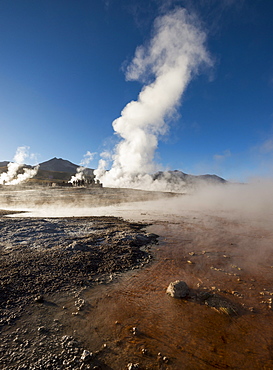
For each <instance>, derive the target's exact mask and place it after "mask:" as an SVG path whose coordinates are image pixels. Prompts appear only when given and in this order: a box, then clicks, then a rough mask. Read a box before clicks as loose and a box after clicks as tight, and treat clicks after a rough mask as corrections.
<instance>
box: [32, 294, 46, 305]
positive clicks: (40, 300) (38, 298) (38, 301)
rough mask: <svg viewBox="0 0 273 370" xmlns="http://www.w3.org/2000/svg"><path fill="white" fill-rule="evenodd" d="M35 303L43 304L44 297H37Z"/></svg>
mask: <svg viewBox="0 0 273 370" xmlns="http://www.w3.org/2000/svg"><path fill="white" fill-rule="evenodd" d="M34 301H35V302H36V303H43V302H44V297H43V296H42V295H38V296H37V297H35V298H34Z"/></svg>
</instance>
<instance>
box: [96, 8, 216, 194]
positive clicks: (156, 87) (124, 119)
mask: <svg viewBox="0 0 273 370" xmlns="http://www.w3.org/2000/svg"><path fill="white" fill-rule="evenodd" d="M205 40H206V35H205V33H204V32H203V31H202V30H201V29H200V28H199V26H198V20H197V19H196V17H195V16H192V15H190V14H189V13H188V12H187V11H186V10H185V9H181V8H178V9H176V10H175V11H172V12H170V13H168V14H166V15H164V16H161V17H159V18H157V19H156V20H155V23H154V31H153V37H152V38H151V40H150V41H149V43H148V44H147V45H145V46H140V47H138V48H137V49H136V52H135V56H134V58H133V61H132V63H131V64H130V65H129V67H128V68H127V72H126V78H127V80H131V81H133V80H139V81H142V82H145V83H146V85H144V87H143V88H142V90H141V92H140V93H139V96H138V100H137V101H131V102H130V103H128V104H127V105H126V106H125V108H124V109H123V110H122V112H121V116H120V117H119V118H117V119H116V120H115V121H114V122H113V128H114V131H115V133H116V134H117V135H119V137H120V138H121V140H120V142H119V143H118V145H117V146H116V147H115V150H114V154H113V155H111V161H112V167H111V169H110V171H106V166H107V165H108V161H107V160H106V159H105V158H102V159H101V160H100V162H99V166H98V169H97V170H96V171H95V172H94V173H95V175H96V177H97V178H98V179H99V180H100V181H102V182H103V183H104V185H106V186H118V187H136V188H150V189H151V188H153V189H154V188H157V189H159V188H160V184H155V183H154V182H153V179H152V177H151V176H150V175H149V173H152V172H154V171H156V170H158V166H157V165H156V164H155V163H154V155H155V151H156V149H157V145H158V140H159V137H160V136H161V135H164V134H166V132H167V130H168V124H167V121H168V120H170V119H171V118H172V117H173V116H174V115H175V113H176V108H177V107H178V105H179V103H180V99H181V96H182V94H183V92H184V90H185V88H186V87H187V85H188V83H189V81H190V80H191V78H192V77H193V75H195V74H196V73H197V72H198V70H199V68H200V66H202V65H206V66H208V65H211V60H210V57H209V55H208V53H207V51H206V49H205V46H204V43H205ZM147 82H148V83H147Z"/></svg>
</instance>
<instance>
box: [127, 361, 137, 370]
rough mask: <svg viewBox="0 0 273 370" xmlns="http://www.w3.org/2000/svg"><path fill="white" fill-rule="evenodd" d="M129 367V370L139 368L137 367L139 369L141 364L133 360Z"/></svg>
mask: <svg viewBox="0 0 273 370" xmlns="http://www.w3.org/2000/svg"><path fill="white" fill-rule="evenodd" d="M127 368H128V370H137V369H139V364H133V363H132V362H130V363H129V364H128V365H127Z"/></svg>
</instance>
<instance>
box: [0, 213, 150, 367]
mask: <svg viewBox="0 0 273 370" xmlns="http://www.w3.org/2000/svg"><path fill="white" fill-rule="evenodd" d="M145 226H147V225H144V224H140V223H129V222H127V221H124V220H122V219H120V218H115V217H80V218H63V219H60V218H56V219H25V218H13V219H8V218H4V217H2V218H0V228H1V235H0V263H1V285H0V308H1V319H0V324H1V327H2V329H3V336H2V346H1V351H0V358H1V359H2V361H1V363H2V366H3V367H2V369H47V368H48V369H63V368H65V369H68V368H70V369H76V368H80V369H83V368H92V367H88V366H90V365H88V364H87V363H86V362H88V361H87V360H86V361H85V360H84V361H83V360H81V361H80V357H81V355H82V351H83V348H81V347H80V345H79V344H78V343H76V341H75V340H74V339H73V338H62V337H58V335H57V336H56V334H57V333H54V335H53V337H51V339H50V336H49V337H48V333H47V341H46V342H47V344H46V345H45V344H44V351H43V355H44V360H41V358H40V357H41V353H39V352H37V351H36V352H37V353H36V352H35V351H34V353H33V351H32V350H33V346H30V344H29V342H28V341H26V337H27V336H26V333H27V330H26V329H25V332H24V330H22V328H21V329H19V331H20V330H21V331H20V333H19V332H18V331H17V332H16V333H17V334H15V332H14V331H10V329H9V327H10V326H13V325H15V324H16V321H17V320H18V318H19V317H21V316H22V315H23V314H24V313H25V307H26V305H28V304H37V305H44V304H45V303H46V302H47V297H48V296H49V295H52V294H54V293H58V294H60V292H64V291H70V292H71V291H77V290H80V289H82V288H83V287H84V288H86V287H91V286H94V285H97V284H99V283H106V282H110V281H112V280H114V279H115V277H116V276H117V275H118V274H119V273H121V272H124V271H126V270H129V269H132V268H138V267H142V266H144V265H145V264H147V263H148V262H149V261H150V259H151V255H150V253H149V245H150V244H151V243H155V242H156V240H157V236H156V235H154V234H147V233H146V232H145V231H144V228H145ZM79 305H80V306H81V304H79ZM55 326H56V325H55ZM38 329H39V328H38ZM57 329H58V328H57ZM57 329H56V330H57ZM35 330H36V332H37V328H35ZM52 330H53V327H52V328H51V331H52ZM57 331H58V330H57ZM53 332H54V330H53ZM19 334H21V335H22V337H21V339H18V335H19ZM41 334H44V335H45V334H46V330H45V329H44V328H42V329H40V331H39V337H38V338H36V339H35V340H34V339H33V338H32V341H33V340H34V343H36V346H37V345H42V344H40V339H41V338H40V337H41ZM15 338H17V340H16V339H15ZM71 341H72V342H71ZM25 342H26V343H28V345H26V344H23V345H22V343H25ZM68 342H71V343H72V344H71V343H70V347H69V346H68V347H69V349H70V350H71V351H72V352H71V353H70V354H69V352H67V351H63V352H64V353H63V354H62V355H60V348H65V347H66V344H67V343H68ZM20 346H21V347H20ZM22 347H24V354H23V353H22ZM29 347H30V349H31V351H30V349H29V350H28V349H27V348H29ZM20 348H21V349H20ZM75 348H76V350H75ZM18 350H19V352H20V356H19V354H18ZM72 355H73V356H72ZM74 357H75V358H74ZM87 357H88V356H87ZM72 358H74V360H73V361H72V362H71V365H69V366H70V367H69V366H68V365H67V366H66V365H65V366H64V364H67V363H69V361H70V360H71V359H72ZM90 358H91V357H90ZM90 358H89V360H90ZM65 361H67V363H66V362H65ZM93 362H94V361H93ZM78 365H79V367H78ZM80 366H81V367H80ZM100 366H103V365H100ZM102 368H106V367H102Z"/></svg>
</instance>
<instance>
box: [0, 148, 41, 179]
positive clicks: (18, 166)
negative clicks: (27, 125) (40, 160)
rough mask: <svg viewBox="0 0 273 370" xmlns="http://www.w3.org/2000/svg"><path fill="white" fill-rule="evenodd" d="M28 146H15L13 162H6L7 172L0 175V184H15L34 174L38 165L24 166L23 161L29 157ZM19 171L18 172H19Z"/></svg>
mask: <svg viewBox="0 0 273 370" xmlns="http://www.w3.org/2000/svg"><path fill="white" fill-rule="evenodd" d="M28 150H29V147H26V146H21V147H19V148H17V150H16V154H15V156H14V158H13V160H14V162H10V163H9V164H8V170H7V172H3V173H2V174H1V175H0V185H17V184H20V183H22V182H25V181H26V180H28V179H30V178H32V177H33V176H35V175H36V174H37V172H38V169H39V166H36V167H34V168H27V167H25V168H24V161H25V159H26V158H28V157H29V154H28ZM19 171H20V172H19Z"/></svg>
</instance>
